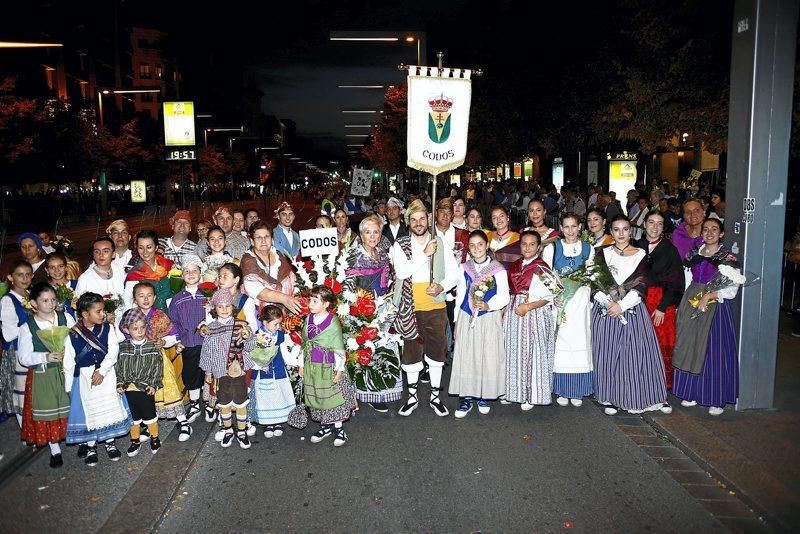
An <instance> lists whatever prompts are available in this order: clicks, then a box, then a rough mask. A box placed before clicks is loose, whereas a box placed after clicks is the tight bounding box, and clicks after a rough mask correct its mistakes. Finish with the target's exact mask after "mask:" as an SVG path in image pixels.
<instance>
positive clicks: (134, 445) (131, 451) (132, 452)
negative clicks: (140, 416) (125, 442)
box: [128, 439, 142, 458]
mask: <svg viewBox="0 0 800 534" xmlns="http://www.w3.org/2000/svg"><path fill="white" fill-rule="evenodd" d="M141 448H142V442H141V441H139V440H138V439H132V440H131V446H130V447H128V456H129V457H131V458H133V457H134V456H136V455H137V454H139V449H141Z"/></svg>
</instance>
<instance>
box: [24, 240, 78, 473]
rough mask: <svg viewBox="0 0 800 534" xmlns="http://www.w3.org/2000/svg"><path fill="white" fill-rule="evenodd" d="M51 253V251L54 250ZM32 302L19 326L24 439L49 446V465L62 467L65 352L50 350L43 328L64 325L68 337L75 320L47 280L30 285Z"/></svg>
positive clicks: (66, 408)
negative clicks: (25, 376)
mask: <svg viewBox="0 0 800 534" xmlns="http://www.w3.org/2000/svg"><path fill="white" fill-rule="evenodd" d="M51 254H52V253H51ZM31 302H32V303H33V308H34V311H35V313H34V314H31V315H29V317H28V321H27V322H26V323H25V324H24V325H22V326H21V327H20V329H19V362H20V363H21V364H22V365H23V366H25V367H27V368H28V379H27V382H26V384H25V406H24V408H23V411H22V439H23V441H25V442H26V443H30V444H35V445H37V446H39V447H44V446H45V445H48V446H49V448H50V467H53V468H55V467H61V466H62V465H63V463H64V462H63V459H62V458H61V446H60V445H59V443H60V442H62V441H64V440H65V439H66V438H67V416H68V415H69V396H68V395H67V392H66V388H65V385H64V373H63V372H62V371H61V369H60V368H61V363H60V362H61V361H62V360H63V358H64V354H63V352H51V350H50V349H49V348H48V346H47V345H45V343H44V341H43V339H44V336H45V334H43V333H42V331H46V330H48V329H52V328H55V327H57V326H62V327H64V332H63V334H61V335H60V337H61V339H62V340H63V338H65V337H67V335H68V332H67V330H66V328H72V327H73V326H74V325H75V320H74V319H73V318H72V317H71V316H69V315H67V314H65V313H63V312H59V311H56V306H57V305H58V302H57V301H56V292H55V289H53V287H52V286H51V285H49V284H47V283H46V282H40V283H38V284H36V285H34V286H33V287H32V288H31Z"/></svg>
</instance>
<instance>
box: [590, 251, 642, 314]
mask: <svg viewBox="0 0 800 534" xmlns="http://www.w3.org/2000/svg"><path fill="white" fill-rule="evenodd" d="M615 272H616V269H615V268H614V267H613V266H611V265H608V264H607V263H606V262H604V261H598V262H596V263H595V264H594V265H593V266H592V268H591V270H590V274H589V277H590V283H591V286H592V289H594V290H595V291H600V292H602V293H605V294H606V295H608V297H609V299H610V300H613V301H615V302H616V301H618V300H620V299H621V298H623V297H624V296H625V294H626V293H627V292H628V291H630V290H631V289H632V288H633V287H634V286H635V285H637V284H638V283H639V279H638V278H637V279H635V280H633V281H631V282H629V283H627V284H618V283H617V281H616V280H615V279H614V274H613V273H615ZM598 304H599V305H600V315H602V316H603V317H606V316H607V315H608V303H607V302H606V303H598ZM625 313H629V314H631V315H636V309H634V308H631V309H630V310H625V311H624V312H623V313H621V314H619V315H618V316H617V319H619V322H621V323H622V324H624V325H627V324H628V320H627V319H626V318H625Z"/></svg>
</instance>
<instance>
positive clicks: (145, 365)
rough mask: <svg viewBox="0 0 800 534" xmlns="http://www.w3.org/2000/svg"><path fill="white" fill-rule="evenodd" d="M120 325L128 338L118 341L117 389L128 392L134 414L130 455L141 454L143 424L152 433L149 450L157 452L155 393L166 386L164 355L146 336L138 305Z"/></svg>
mask: <svg viewBox="0 0 800 534" xmlns="http://www.w3.org/2000/svg"><path fill="white" fill-rule="evenodd" d="M119 329H120V330H121V331H122V333H123V334H125V336H126V337H127V339H125V340H123V341H122V342H120V344H119V358H118V359H117V368H116V370H117V392H119V393H123V392H124V393H125V398H126V399H127V401H128V406H130V409H131V417H132V418H133V423H132V424H131V445H130V447H128V456H136V455H137V454H139V449H140V448H141V447H142V442H141V440H140V439H139V438H140V436H141V425H143V424H144V425H146V426H147V430H148V433H149V436H150V451H151V452H152V453H153V454H155V453H156V452H158V449H160V448H161V440H160V439H159V437H158V415H156V401H155V394H156V390H159V389H161V387H162V386H163V384H162V377H163V376H164V357H163V355H162V354H161V351H160V350H159V349H158V347H156V344H155V343H154V342H153V341H152V340H150V339H147V318H146V317H145V315H144V313H142V311H141V310H139V308H131V309H130V310H126V311H125V313H123V314H122V321H120V324H119Z"/></svg>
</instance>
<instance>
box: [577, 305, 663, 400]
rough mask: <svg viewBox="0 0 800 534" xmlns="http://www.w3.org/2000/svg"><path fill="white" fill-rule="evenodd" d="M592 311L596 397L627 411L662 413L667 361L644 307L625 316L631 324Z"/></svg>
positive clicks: (636, 308) (596, 308) (638, 307)
mask: <svg viewBox="0 0 800 534" xmlns="http://www.w3.org/2000/svg"><path fill="white" fill-rule="evenodd" d="M600 309H601V308H600V306H599V305H598V304H595V305H594V308H593V309H592V350H593V354H594V372H595V385H596V388H597V390H596V392H595V396H596V397H597V400H598V401H600V402H602V403H610V404H612V405H613V406H616V407H618V408H622V409H624V410H633V411H642V410H648V409H658V408H659V407H660V406H661V404H662V403H663V402H665V401H666V399H667V388H666V382H665V376H664V361H663V360H662V359H661V350H660V349H659V346H658V340H657V339H656V333H655V330H654V329H653V322H652V321H651V319H650V314H648V313H647V308H646V307H645V305H644V303H641V302H640V303H639V304H637V305H636V306H635V307H634V308H633V313H631V312H630V311H627V312H625V319H626V320H627V321H628V324H623V323H622V321H620V320H619V319H615V318H613V317H604V316H603V315H602V314H601V312H600Z"/></svg>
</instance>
